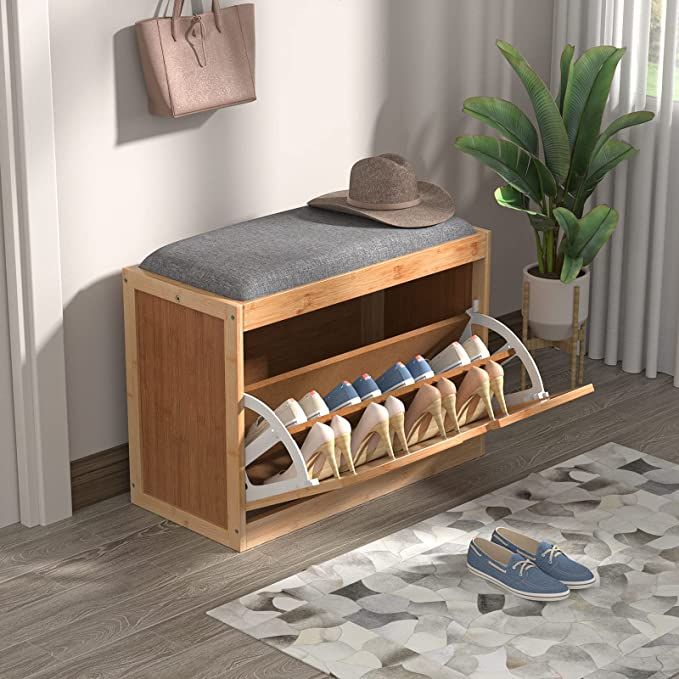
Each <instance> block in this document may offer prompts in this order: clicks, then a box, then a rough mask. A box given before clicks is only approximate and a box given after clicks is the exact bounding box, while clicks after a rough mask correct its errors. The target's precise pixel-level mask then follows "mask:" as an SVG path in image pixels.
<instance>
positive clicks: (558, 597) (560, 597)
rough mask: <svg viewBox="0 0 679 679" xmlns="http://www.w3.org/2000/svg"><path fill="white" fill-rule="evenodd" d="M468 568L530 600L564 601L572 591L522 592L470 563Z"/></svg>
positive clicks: (475, 573)
mask: <svg viewBox="0 0 679 679" xmlns="http://www.w3.org/2000/svg"><path fill="white" fill-rule="evenodd" d="M467 569H468V570H469V571H470V573H473V574H474V575H478V576H479V577H480V578H483V579H484V580H487V581H488V582H492V583H493V584H494V585H496V586H498V587H500V588H501V589H504V590H505V591H507V592H509V593H510V594H513V595H514V596H518V597H519V598H521V599H527V600H528V601H546V602H550V601H563V600H564V599H567V598H568V595H569V594H570V591H569V592H565V593H563V594H526V593H525V592H521V591H519V590H518V589H514V588H513V587H510V586H509V585H505V584H504V583H503V582H501V581H500V580H496V579H495V578H494V577H492V576H490V575H488V574H487V573H483V572H482V571H479V570H477V569H476V568H474V567H473V566H470V565H469V564H467Z"/></svg>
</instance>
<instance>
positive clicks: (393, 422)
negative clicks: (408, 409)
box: [389, 413, 410, 455]
mask: <svg viewBox="0 0 679 679" xmlns="http://www.w3.org/2000/svg"><path fill="white" fill-rule="evenodd" d="M405 419H406V418H405V414H404V413H398V414H397V415H392V416H391V418H390V419H389V440H392V437H393V434H396V438H397V439H398V442H399V444H400V447H401V450H403V451H404V452H405V453H406V455H407V454H408V453H410V451H409V450H408V441H407V440H406V428H405Z"/></svg>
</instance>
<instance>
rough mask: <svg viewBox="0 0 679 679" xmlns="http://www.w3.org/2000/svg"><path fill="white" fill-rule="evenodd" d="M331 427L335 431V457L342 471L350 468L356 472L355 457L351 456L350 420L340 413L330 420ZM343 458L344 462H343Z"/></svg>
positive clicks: (352, 471) (353, 472)
mask: <svg viewBox="0 0 679 679" xmlns="http://www.w3.org/2000/svg"><path fill="white" fill-rule="evenodd" d="M330 427H331V429H332V430H333V431H334V432H335V457H336V459H337V464H338V465H339V467H340V471H342V470H346V469H349V471H351V473H352V474H355V473H356V468H355V467H354V458H353V457H352V456H351V424H350V423H349V420H346V419H345V418H343V417H341V416H340V415H335V416H334V417H333V418H332V420H331V422H330ZM343 459H344V462H342V460H343Z"/></svg>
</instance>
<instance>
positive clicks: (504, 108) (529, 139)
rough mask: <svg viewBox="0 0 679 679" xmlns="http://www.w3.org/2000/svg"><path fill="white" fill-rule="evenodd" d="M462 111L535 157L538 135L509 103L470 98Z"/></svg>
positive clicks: (523, 116) (498, 100)
mask: <svg viewBox="0 0 679 679" xmlns="http://www.w3.org/2000/svg"><path fill="white" fill-rule="evenodd" d="M462 110H463V111H464V112H465V113H467V114H468V115H470V116H472V117H473V118H476V119H477V120H480V121H481V122H483V123H486V125H490V126H491V127H493V128H495V129H496V130H497V131H498V132H499V133H500V134H501V135H502V136H503V137H506V138H507V139H509V141H513V142H514V143H515V144H518V145H519V146H521V148H524V149H526V151H528V152H529V153H531V154H533V155H536V154H537V152H538V133H537V130H536V129H535V127H534V126H533V123H531V121H530V119H529V118H528V116H527V115H526V114H525V113H524V112H523V111H522V110H521V109H520V108H519V107H518V106H516V105H515V104H512V102H511V101H505V100H504V99H497V98H495V97H470V98H469V99H466V100H465V102H464V106H463V108H462Z"/></svg>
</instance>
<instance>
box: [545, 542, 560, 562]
mask: <svg viewBox="0 0 679 679" xmlns="http://www.w3.org/2000/svg"><path fill="white" fill-rule="evenodd" d="M559 554H563V552H562V551H561V550H560V549H559V548H558V547H557V546H556V545H552V546H551V547H550V548H549V549H545V551H544V552H542V556H546V557H548V558H549V563H552V561H554V559H555V558H556V557H557V556H559Z"/></svg>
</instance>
